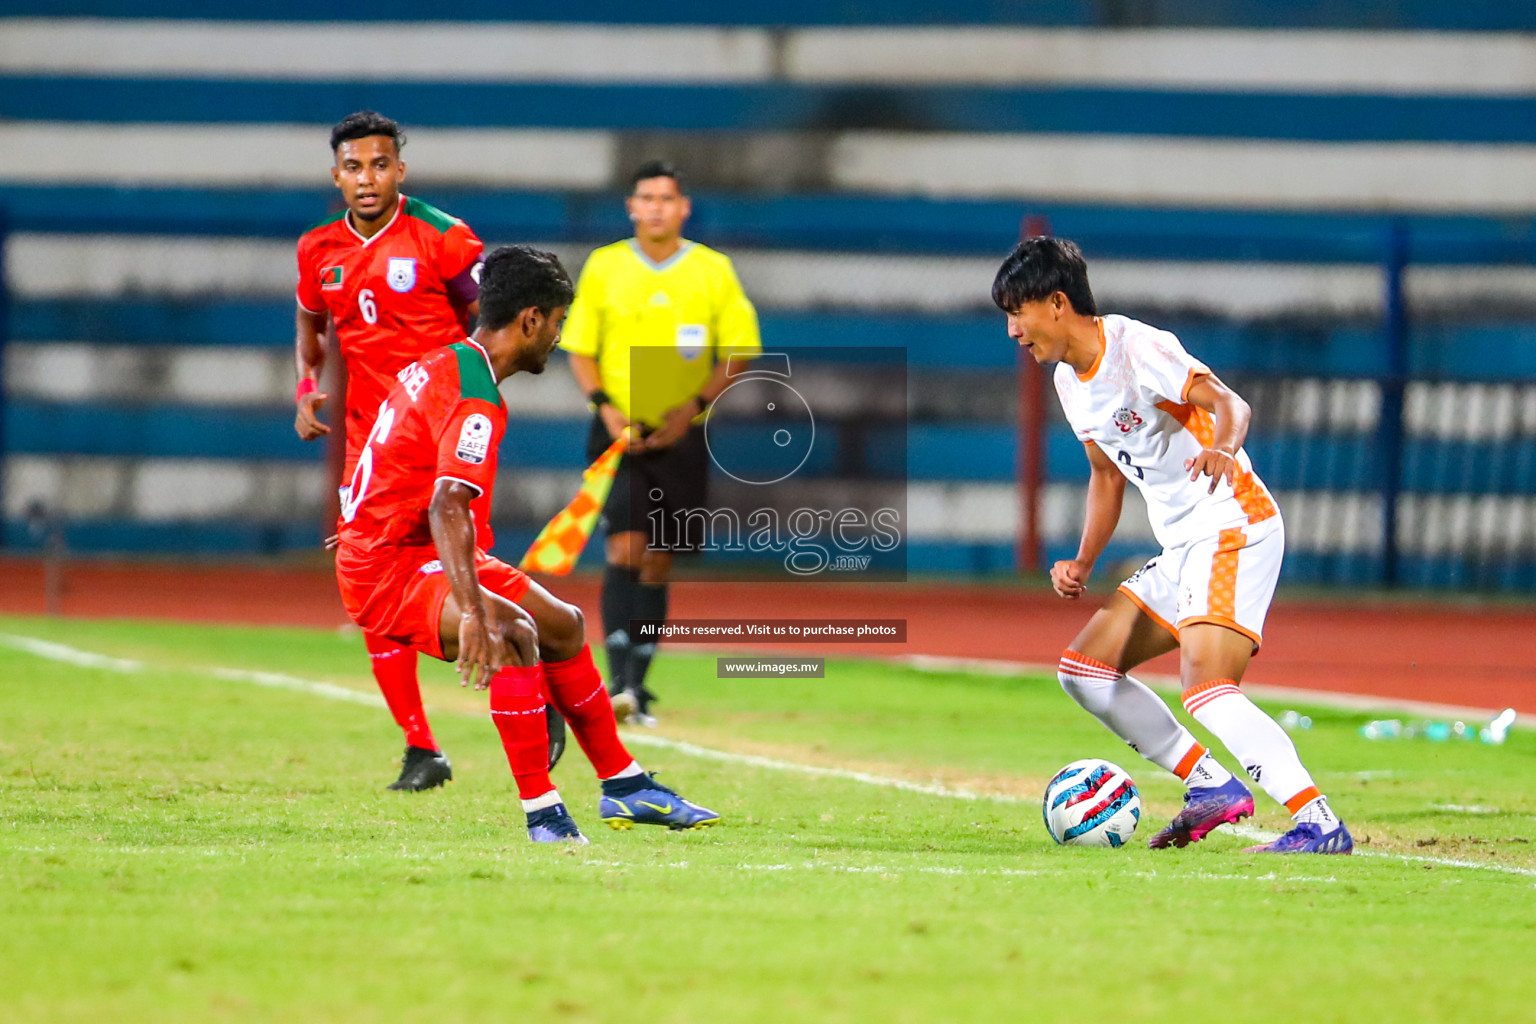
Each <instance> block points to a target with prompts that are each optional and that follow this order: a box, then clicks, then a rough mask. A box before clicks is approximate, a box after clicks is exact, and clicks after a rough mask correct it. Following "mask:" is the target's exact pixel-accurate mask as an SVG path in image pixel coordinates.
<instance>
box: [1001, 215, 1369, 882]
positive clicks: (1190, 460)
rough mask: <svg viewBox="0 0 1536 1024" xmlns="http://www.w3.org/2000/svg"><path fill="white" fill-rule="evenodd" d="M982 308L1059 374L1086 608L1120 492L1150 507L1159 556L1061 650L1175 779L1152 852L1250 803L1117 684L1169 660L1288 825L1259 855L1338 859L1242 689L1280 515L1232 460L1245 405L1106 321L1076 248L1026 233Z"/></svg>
mask: <svg viewBox="0 0 1536 1024" xmlns="http://www.w3.org/2000/svg"><path fill="white" fill-rule="evenodd" d="M992 300H993V301H994V302H995V303H997V305H998V307H999V308H1001V309H1002V310H1003V312H1005V313H1007V314H1008V334H1009V336H1010V337H1012V338H1014V339H1016V340H1017V341H1018V343H1019V344H1020V345H1023V346H1024V347H1025V348H1027V349H1028V350H1029V352H1030V354H1031V355H1032V356H1033V357H1034V359H1035V361H1036V362H1039V363H1047V362H1054V363H1056V364H1057V365H1056V370H1055V381H1056V393H1057V394H1058V395H1059V396H1060V398H1061V406H1062V409H1063V411H1065V413H1066V417H1067V421H1068V422H1069V423H1070V424H1071V426H1072V429H1073V431H1074V432H1075V433H1076V434H1077V437H1078V439H1079V440H1081V441H1082V442H1083V444H1084V446H1085V450H1086V451H1087V453H1088V462H1089V465H1090V467H1091V474H1090V477H1089V482H1088V509H1087V518H1086V521H1085V523H1084V525H1083V536H1082V541H1081V543H1080V545H1079V547H1078V552H1077V557H1076V558H1073V559H1069V560H1066V561H1061V562H1057V563H1056V564H1055V565H1054V566H1053V567H1052V568H1051V584H1052V586H1053V587H1054V588H1055V589H1056V592H1057V593H1058V594H1060V595H1061V596H1062V597H1065V598H1068V599H1076V598H1078V597H1081V596H1082V594H1083V592H1084V590H1085V589H1086V587H1087V583H1088V578H1089V575H1090V574H1091V573H1092V572H1093V566H1094V563H1095V562H1096V561H1097V560H1098V557H1099V555H1100V554H1102V553H1103V551H1104V547H1105V545H1106V544H1108V543H1109V539H1110V537H1111V536H1112V535H1113V534H1114V531H1115V526H1116V524H1117V523H1118V522H1119V520H1120V508H1121V502H1122V500H1123V498H1124V495H1125V483H1126V481H1127V480H1129V481H1130V482H1131V483H1133V484H1135V485H1136V487H1137V488H1138V489H1139V490H1140V491H1141V493H1142V497H1143V498H1145V499H1146V504H1147V511H1148V514H1149V515H1150V517H1151V520H1152V529H1153V533H1154V534H1155V535H1156V537H1157V540H1158V543H1159V544H1161V545H1162V547H1163V550H1162V551H1161V553H1159V554H1158V555H1157V556H1156V557H1154V558H1153V559H1152V560H1151V561H1149V562H1147V564H1146V565H1145V566H1143V567H1142V568H1141V569H1139V570H1137V571H1136V573H1134V574H1133V575H1132V576H1131V577H1130V579H1128V580H1126V581H1125V582H1124V583H1122V584H1121V585H1120V587H1119V588H1118V589H1117V590H1116V591H1115V593H1113V594H1111V595H1110V597H1109V600H1108V601H1107V602H1106V603H1105V605H1104V607H1103V608H1101V609H1100V610H1099V611H1098V612H1096V613H1095V614H1094V616H1093V618H1092V619H1090V620H1089V622H1088V625H1087V627H1085V628H1084V629H1083V631H1082V632H1081V633H1080V634H1078V636H1077V639H1076V640H1074V641H1072V645H1071V646H1070V647H1068V648H1067V649H1066V651H1064V652H1063V653H1062V656H1061V663H1060V665H1059V667H1058V675H1059V678H1060V679H1061V685H1062V688H1063V689H1065V690H1066V691H1067V693H1068V694H1070V695H1071V696H1072V698H1073V699H1074V700H1076V701H1077V702H1078V703H1079V704H1081V705H1082V706H1083V707H1084V708H1086V709H1087V710H1088V711H1089V712H1091V713H1092V714H1093V715H1094V717H1096V718H1098V720H1099V721H1100V722H1102V723H1104V725H1106V726H1107V727H1108V728H1109V729H1110V730H1111V731H1112V732H1114V733H1115V734H1116V735H1117V736H1119V737H1120V738H1121V739H1123V740H1125V742H1126V743H1129V744H1130V745H1131V748H1132V749H1133V750H1135V751H1137V752H1138V753H1140V754H1141V755H1142V756H1143V757H1145V758H1147V759H1148V760H1149V761H1152V762H1153V763H1154V764H1157V765H1159V766H1160V767H1162V768H1165V769H1167V770H1168V771H1171V772H1173V773H1174V774H1176V775H1178V776H1179V778H1181V779H1183V780H1184V783H1185V786H1186V787H1187V792H1186V793H1185V796H1184V808H1183V810H1181V811H1180V812H1179V813H1178V814H1177V815H1176V816H1175V817H1174V819H1173V821H1172V822H1170V823H1169V824H1168V826H1167V827H1166V828H1164V829H1163V830H1162V831H1160V832H1158V833H1157V835H1155V836H1153V837H1152V839H1151V844H1150V845H1151V846H1152V847H1154V848H1162V847H1167V846H1185V845H1187V844H1189V843H1192V842H1197V841H1199V840H1200V839H1203V838H1204V837H1205V836H1206V835H1207V834H1208V833H1209V832H1210V831H1211V830H1212V829H1214V828H1216V827H1218V826H1220V825H1224V824H1229V823H1233V822H1236V821H1238V820H1240V819H1242V818H1245V817H1247V816H1249V815H1250V814H1252V813H1253V796H1252V794H1251V793H1250V792H1249V790H1248V787H1247V786H1245V785H1244V784H1243V783H1242V782H1241V781H1240V780H1239V779H1238V778H1236V777H1235V776H1233V775H1232V773H1230V772H1228V771H1227V770H1226V769H1225V768H1223V767H1222V766H1221V765H1220V763H1218V762H1217V761H1216V759H1215V758H1214V757H1212V756H1211V754H1210V752H1209V751H1207V750H1206V748H1205V747H1204V746H1202V745H1201V744H1200V743H1199V741H1197V740H1196V739H1195V738H1194V736H1193V735H1191V734H1190V732H1189V730H1187V729H1185V728H1184V727H1183V726H1182V725H1180V724H1179V721H1178V719H1176V718H1175V717H1174V716H1173V713H1172V712H1171V711H1170V710H1169V709H1168V706H1167V705H1166V704H1164V703H1163V701H1162V700H1161V699H1160V698H1159V697H1158V696H1157V695H1156V694H1154V693H1153V692H1152V691H1151V690H1149V689H1148V688H1147V687H1146V686H1145V685H1144V684H1142V683H1140V682H1138V681H1137V680H1135V679H1133V678H1131V677H1130V676H1128V675H1127V674H1126V673H1127V672H1129V671H1130V670H1131V669H1133V668H1135V667H1136V666H1137V665H1140V664H1142V663H1143V662H1146V661H1148V660H1150V659H1152V658H1155V657H1157V656H1158V655H1161V654H1166V653H1167V652H1169V651H1171V650H1173V649H1174V648H1178V649H1179V657H1180V675H1181V678H1182V682H1183V687H1184V707H1185V708H1186V709H1187V710H1188V711H1189V713H1190V714H1191V715H1193V716H1194V718H1195V720H1196V721H1198V722H1199V723H1200V724H1201V725H1203V726H1205V727H1206V728H1207V729H1209V730H1210V731H1211V732H1212V733H1213V734H1214V735H1215V736H1216V737H1217V738H1218V739H1220V740H1221V742H1222V743H1223V744H1224V745H1225V746H1226V748H1227V749H1228V750H1229V751H1231V752H1232V754H1233V755H1234V756H1235V757H1236V758H1237V759H1238V761H1239V762H1240V763H1241V764H1242V766H1243V768H1244V769H1246V771H1247V772H1248V775H1249V776H1250V777H1251V778H1252V779H1253V781H1254V782H1255V783H1256V784H1257V785H1258V786H1259V787H1261V788H1262V789H1263V790H1264V791H1265V792H1266V793H1268V794H1269V795H1270V796H1272V797H1273V798H1274V799H1275V800H1276V801H1277V802H1279V803H1281V804H1283V805H1284V806H1285V807H1286V809H1287V810H1288V811H1290V813H1291V816H1292V818H1293V819H1294V827H1293V828H1292V829H1291V830H1290V831H1289V832H1287V833H1285V834H1284V835H1283V836H1281V837H1280V838H1279V839H1276V840H1275V841H1274V842H1272V843H1268V844H1266V845H1263V846H1256V847H1253V848H1252V850H1254V851H1262V852H1273V853H1349V852H1351V850H1352V849H1353V848H1354V843H1353V841H1352V840H1351V838H1350V835H1349V830H1348V829H1346V828H1345V827H1344V823H1343V822H1341V821H1340V820H1339V819H1338V817H1337V816H1336V815H1335V814H1334V813H1333V811H1332V809H1330V808H1329V806H1328V801H1327V799H1326V798H1325V797H1324V796H1323V795H1322V794H1321V793H1320V792H1319V791H1318V788H1317V786H1316V785H1314V784H1313V782H1312V778H1311V776H1310V775H1309V774H1308V773H1307V770H1306V768H1304V767H1303V766H1302V763H1301V759H1300V758H1299V757H1298V756H1297V753H1296V747H1295V745H1294V744H1293V743H1292V742H1291V739H1290V737H1289V736H1287V735H1286V733H1285V730H1283V729H1281V728H1280V726H1279V725H1278V724H1277V723H1276V722H1275V721H1274V719H1272V718H1270V717H1269V716H1268V715H1266V714H1265V713H1264V712H1263V711H1260V710H1259V709H1258V707H1256V706H1255V705H1254V704H1253V703H1252V702H1251V701H1249V700H1248V698H1247V697H1246V696H1244V695H1243V693H1242V691H1241V690H1240V689H1239V688H1238V684H1239V683H1240V682H1241V681H1242V678H1243V672H1244V670H1245V669H1247V667H1248V661H1249V659H1250V658H1252V657H1253V655H1254V653H1255V652H1256V651H1257V650H1258V649H1259V644H1260V643H1262V641H1263V633H1264V616H1265V613H1266V612H1267V611H1268V610H1269V603H1270V599H1271V598H1272V597H1273V596H1274V592H1275V582H1276V580H1277V579H1278V578H1279V576H1280V563H1281V560H1282V558H1283V556H1284V554H1285V524H1284V522H1283V521H1282V519H1281V518H1280V509H1279V507H1278V506H1277V505H1276V504H1275V500H1274V498H1273V497H1272V496H1271V495H1270V493H1269V491H1268V490H1267V489H1266V488H1265V487H1264V483H1263V481H1261V480H1260V479H1259V478H1258V476H1257V475H1256V474H1255V473H1254V471H1253V464H1252V463H1251V462H1250V461H1249V459H1248V455H1247V453H1246V452H1244V451H1243V448H1242V444H1243V439H1244V438H1245V437H1246V436H1247V434H1248V423H1249V418H1250V410H1249V408H1248V404H1247V403H1246V402H1244V401H1243V400H1242V399H1241V398H1239V397H1238V396H1237V395H1236V394H1235V393H1234V392H1233V391H1232V390H1231V389H1229V388H1228V387H1227V386H1226V385H1225V384H1223V383H1222V382H1221V381H1220V379H1218V378H1217V377H1216V375H1215V374H1213V373H1212V372H1211V371H1210V369H1209V368H1208V367H1207V366H1205V364H1203V363H1201V362H1200V361H1199V360H1197V359H1195V358H1193V357H1192V356H1190V355H1189V353H1187V352H1185V351H1184V346H1183V345H1181V344H1179V339H1178V338H1176V337H1174V336H1173V335H1172V334H1169V333H1168V332H1167V331H1160V330H1158V329H1156V328H1154V327H1149V326H1147V325H1146V324H1143V323H1139V322H1137V321H1135V320H1131V319H1129V318H1127V317H1123V316H1102V317H1101V316H1099V315H1098V309H1097V306H1096V305H1095V303H1094V299H1093V292H1092V290H1091V289H1090V288H1089V286H1088V266H1087V263H1086V262H1085V261H1084V259H1083V254H1082V252H1081V251H1080V250H1079V249H1078V247H1077V246H1076V245H1074V244H1073V243H1071V242H1069V241H1065V240H1063V239H1057V238H1031V239H1027V240H1026V241H1023V242H1021V243H1019V245H1018V246H1017V247H1016V248H1015V249H1014V251H1013V252H1012V253H1011V254H1009V256H1008V258H1007V259H1006V260H1004V261H1003V265H1002V267H1001V268H1000V269H999V270H998V272H997V278H996V280H995V281H994V282H993V284H992Z"/></svg>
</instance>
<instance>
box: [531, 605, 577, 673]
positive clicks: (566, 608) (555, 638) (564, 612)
mask: <svg viewBox="0 0 1536 1024" xmlns="http://www.w3.org/2000/svg"><path fill="white" fill-rule="evenodd" d="M586 642H587V620H586V616H584V615H583V614H582V612H581V609H580V608H578V607H576V606H575V605H573V604H566V603H565V602H564V601H555V602H553V603H552V605H551V606H550V608H549V609H548V610H547V611H546V612H544V614H543V617H542V620H541V621H540V623H539V651H540V656H541V657H542V658H543V659H544V660H545V661H567V660H569V659H571V658H574V657H576V655H578V654H580V653H581V648H582V646H583V645H584V644H586Z"/></svg>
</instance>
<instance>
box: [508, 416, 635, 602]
mask: <svg viewBox="0 0 1536 1024" xmlns="http://www.w3.org/2000/svg"><path fill="white" fill-rule="evenodd" d="M628 444H629V431H627V430H626V431H625V432H624V433H623V434H621V435H619V439H618V440H617V441H615V442H613V444H611V445H609V446H608V450H607V451H605V452H603V454H601V455H599V456H598V457H597V461H596V462H594V463H592V465H590V466H588V467H587V468H586V471H585V472H583V473H582V474H581V490H579V491H577V492H576V497H574V498H572V499H571V503H570V504H569V505H567V506H565V508H563V509H561V510H560V511H559V512H558V513H556V515H555V518H553V519H551V520H550V521H549V525H547V526H545V527H544V529H542V530H540V531H539V535H538V536H537V537H536V538H534V541H533V543H532V544H531V545H529V547H528V553H527V554H525V555H523V560H522V561H521V562H518V563H517V567H518V568H519V569H521V570H523V571H524V572H542V573H547V574H549V575H551V576H566V575H569V574H570V571H571V570H572V569H574V568H576V559H578V558H580V557H581V550H582V548H585V547H586V546H587V539H588V538H589V537H591V536H592V528H593V527H595V526H596V525H597V516H598V513H599V512H601V511H602V510H603V502H605V501H607V500H608V492H609V490H611V489H612V488H613V474H614V473H615V472H617V471H618V468H619V459H620V458H622V457H623V455H624V449H625V447H626V446H627V445H628Z"/></svg>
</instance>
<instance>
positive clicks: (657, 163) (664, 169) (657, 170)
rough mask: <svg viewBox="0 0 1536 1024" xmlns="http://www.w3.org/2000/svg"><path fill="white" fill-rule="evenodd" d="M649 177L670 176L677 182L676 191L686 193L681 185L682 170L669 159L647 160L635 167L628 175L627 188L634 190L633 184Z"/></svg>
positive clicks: (686, 190)
mask: <svg viewBox="0 0 1536 1024" xmlns="http://www.w3.org/2000/svg"><path fill="white" fill-rule="evenodd" d="M651 178H671V179H672V180H673V181H675V182H677V191H678V192H679V193H681V194H683V195H687V193H688V189H686V188H685V187H684V186H683V172H682V171H680V170H678V169H677V164H674V163H673V162H672V161H670V160H647V161H646V162H645V163H643V164H641V165H640V166H639V167H636V168H635V173H634V174H631V175H630V176H629V190H630V192H634V190H635V186H636V185H638V184H640V183H641V182H642V181H647V180H649V179H651Z"/></svg>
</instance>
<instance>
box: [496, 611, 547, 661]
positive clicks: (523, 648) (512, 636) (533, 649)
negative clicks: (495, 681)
mask: <svg viewBox="0 0 1536 1024" xmlns="http://www.w3.org/2000/svg"><path fill="white" fill-rule="evenodd" d="M502 636H504V637H505V638H506V641H507V653H508V654H509V655H510V656H511V658H512V662H513V664H515V665H520V666H523V667H527V666H529V665H532V664H534V663H535V662H537V661H538V660H539V631H538V628H537V627H535V626H534V624H533V620H532V619H531V618H520V619H514V620H512V621H511V622H508V623H506V624H504V625H503V626H502Z"/></svg>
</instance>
